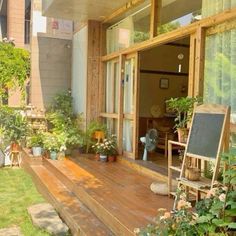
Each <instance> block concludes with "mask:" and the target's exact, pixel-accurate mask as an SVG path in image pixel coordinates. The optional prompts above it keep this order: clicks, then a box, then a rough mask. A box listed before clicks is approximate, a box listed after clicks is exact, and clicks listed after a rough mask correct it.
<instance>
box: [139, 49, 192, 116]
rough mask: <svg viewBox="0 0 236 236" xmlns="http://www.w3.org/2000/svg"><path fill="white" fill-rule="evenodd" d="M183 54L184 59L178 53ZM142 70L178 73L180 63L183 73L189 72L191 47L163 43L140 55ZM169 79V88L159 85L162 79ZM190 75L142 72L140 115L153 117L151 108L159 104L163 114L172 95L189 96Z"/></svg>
mask: <svg viewBox="0 0 236 236" xmlns="http://www.w3.org/2000/svg"><path fill="white" fill-rule="evenodd" d="M179 54H183V55H184V58H183V60H179V59H178V55H179ZM140 58H141V60H140V62H141V64H140V68H141V70H149V71H150V70H151V71H165V72H176V73H178V68H179V64H181V66H182V71H181V72H182V73H188V69H189V48H188V47H179V46H172V45H163V46H159V47H156V48H153V49H150V50H147V51H144V52H142V53H141V55H140ZM161 78H167V79H169V88H168V89H161V88H160V87H159V84H160V79H161ZM187 90H188V76H179V75H178V76H176V75H161V74H155V73H141V74H140V107H139V111H140V112H139V116H140V117H152V115H151V112H150V109H151V107H152V106H153V105H158V106H159V107H160V109H161V113H162V114H161V116H163V115H164V113H165V100H167V99H169V98H171V97H182V96H187V93H188V91H187Z"/></svg>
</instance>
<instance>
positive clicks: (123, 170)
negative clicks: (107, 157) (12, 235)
mask: <svg viewBox="0 0 236 236" xmlns="http://www.w3.org/2000/svg"><path fill="white" fill-rule="evenodd" d="M24 163H26V162H24ZM27 165H28V170H30V173H31V174H32V175H33V177H34V179H35V181H37V186H38V188H39V190H40V191H41V192H42V193H43V194H44V196H45V197H47V199H48V200H49V201H50V202H51V203H52V204H54V206H55V208H56V209H57V210H58V211H59V213H60V214H61V215H62V217H63V218H64V220H65V221H66V223H68V222H69V224H68V225H69V227H70V228H71V230H72V233H73V235H124V236H126V235H134V233H133V230H134V228H137V227H142V226H145V225H146V224H148V223H150V222H151V221H152V220H153V218H154V217H155V216H156V214H157V209H158V208H167V209H171V208H172V205H173V200H172V199H170V198H168V197H163V196H158V195H155V194H153V193H152V192H151V191H150V184H151V183H152V182H153V181H154V178H152V177H148V176H147V175H143V174H140V173H138V172H137V171H136V170H134V169H132V168H130V167H129V166H128V165H125V164H124V163H123V162H116V163H101V162H97V161H95V160H94V159H93V158H91V157H88V156H79V157H76V158H73V159H72V158H71V159H66V160H64V161H51V160H44V161H43V164H37V165H31V166H30V167H29V164H28V163H26V164H25V165H24V166H25V167H26V166H27ZM155 180H156V179H155Z"/></svg>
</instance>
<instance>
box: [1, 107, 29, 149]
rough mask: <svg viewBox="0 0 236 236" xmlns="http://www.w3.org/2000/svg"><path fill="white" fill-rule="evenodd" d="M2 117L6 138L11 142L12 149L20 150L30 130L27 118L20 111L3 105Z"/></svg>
mask: <svg viewBox="0 0 236 236" xmlns="http://www.w3.org/2000/svg"><path fill="white" fill-rule="evenodd" d="M0 119H1V128H2V132H3V135H4V139H5V140H6V141H8V142H10V143H11V151H19V150H20V149H21V145H22V142H23V141H25V139H26V136H27V134H28V132H29V126H28V123H27V120H26V118H25V117H24V116H23V115H22V114H21V113H20V111H17V110H14V109H12V108H8V107H1V112H0Z"/></svg>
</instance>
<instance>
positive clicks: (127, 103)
mask: <svg viewBox="0 0 236 236" xmlns="http://www.w3.org/2000/svg"><path fill="white" fill-rule="evenodd" d="M123 65H124V69H123V70H124V75H123V80H122V90H123V116H122V118H123V121H122V124H123V129H122V130H123V135H122V137H123V143H122V145H123V154H124V156H128V157H132V158H134V157H135V156H136V155H137V153H136V149H137V144H136V136H137V132H136V130H137V119H136V117H137V94H138V93H137V91H138V86H137V85H138V77H137V66H138V65H137V54H132V55H128V56H126V57H124V62H123Z"/></svg>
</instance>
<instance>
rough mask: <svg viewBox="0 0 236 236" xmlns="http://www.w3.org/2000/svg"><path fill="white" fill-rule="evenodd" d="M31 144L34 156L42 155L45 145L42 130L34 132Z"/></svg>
mask: <svg viewBox="0 0 236 236" xmlns="http://www.w3.org/2000/svg"><path fill="white" fill-rule="evenodd" d="M29 146H30V147H31V148H32V153H33V156H34V157H38V156H41V155H42V147H43V134H42V133H41V132H37V133H35V134H33V135H32V136H31V137H30V138H29Z"/></svg>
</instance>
